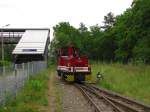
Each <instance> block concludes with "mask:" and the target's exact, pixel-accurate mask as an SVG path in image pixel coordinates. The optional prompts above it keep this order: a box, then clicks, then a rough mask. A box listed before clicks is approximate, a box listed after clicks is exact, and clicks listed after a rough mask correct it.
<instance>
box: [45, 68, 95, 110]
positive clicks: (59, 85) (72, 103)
mask: <svg viewBox="0 0 150 112" xmlns="http://www.w3.org/2000/svg"><path fill="white" fill-rule="evenodd" d="M48 85H49V91H48V95H49V97H48V99H49V106H50V110H49V111H48V112H93V110H92V108H91V106H90V105H89V103H88V102H87V100H86V99H85V98H84V96H83V95H82V93H81V92H80V91H79V90H78V89H77V88H76V87H75V86H73V84H68V83H66V82H64V81H62V80H61V79H60V78H59V77H57V75H56V73H55V71H54V70H52V71H50V80H49V84H48Z"/></svg>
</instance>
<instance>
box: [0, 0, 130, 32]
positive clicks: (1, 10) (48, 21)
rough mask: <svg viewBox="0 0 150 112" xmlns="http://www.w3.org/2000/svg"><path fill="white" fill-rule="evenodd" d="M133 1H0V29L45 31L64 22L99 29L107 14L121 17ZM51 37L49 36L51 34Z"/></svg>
mask: <svg viewBox="0 0 150 112" xmlns="http://www.w3.org/2000/svg"><path fill="white" fill-rule="evenodd" d="M132 1H133V0H0V27H1V26H3V25H5V24H10V26H9V27H11V28H12V27H21V28H22V27H29V28H30V27H34V28H35V27H48V28H51V30H52V27H53V26H54V25H56V24H57V23H58V22H61V21H68V22H70V24H71V25H73V26H75V27H78V26H79V24H80V22H83V23H84V24H86V26H92V25H95V24H100V25H102V22H103V18H104V16H105V15H106V14H107V13H108V12H110V11H111V12H113V13H114V14H115V15H118V14H121V13H123V11H125V10H126V9H127V8H129V7H130V5H131V3H132ZM51 33H52V32H51Z"/></svg>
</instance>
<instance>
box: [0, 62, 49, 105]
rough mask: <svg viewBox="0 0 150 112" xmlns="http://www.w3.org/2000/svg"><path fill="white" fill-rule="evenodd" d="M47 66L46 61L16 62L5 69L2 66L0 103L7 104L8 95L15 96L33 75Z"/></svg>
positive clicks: (0, 73)
mask: <svg viewBox="0 0 150 112" xmlns="http://www.w3.org/2000/svg"><path fill="white" fill-rule="evenodd" d="M46 67H47V63H46V62H44V61H36V62H28V63H22V64H15V65H12V66H10V67H5V68H4V70H3V68H1V67H0V104H1V105H2V104H5V101H6V99H7V97H15V96H16V95H17V93H18V91H19V90H20V89H21V87H23V86H24V82H25V81H26V80H28V79H29V77H30V76H31V75H36V74H37V73H38V72H40V71H42V70H44V69H45V68H46ZM3 71H4V72H3Z"/></svg>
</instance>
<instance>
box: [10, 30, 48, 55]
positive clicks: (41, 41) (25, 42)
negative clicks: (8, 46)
mask: <svg viewBox="0 0 150 112" xmlns="http://www.w3.org/2000/svg"><path fill="white" fill-rule="evenodd" d="M48 34H49V30H26V31H25V33H24V34H23V36H22V38H21V39H20V41H19V42H18V44H17V45H16V47H15V49H14V50H13V53H12V54H44V51H45V46H46V41H47V38H48Z"/></svg>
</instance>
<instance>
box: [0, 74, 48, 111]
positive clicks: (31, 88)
mask: <svg viewBox="0 0 150 112" xmlns="http://www.w3.org/2000/svg"><path fill="white" fill-rule="evenodd" d="M48 79H49V78H48V71H43V72H41V73H39V74H38V75H36V77H31V78H30V80H28V81H26V83H25V86H24V88H23V89H22V90H21V91H20V92H19V93H18V95H17V97H16V99H15V100H14V99H11V98H8V100H7V102H6V105H5V106H3V107H0V112H44V111H41V110H40V108H41V107H44V106H47V105H48V100H47V94H46V93H47V90H48V85H47V83H48Z"/></svg>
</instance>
